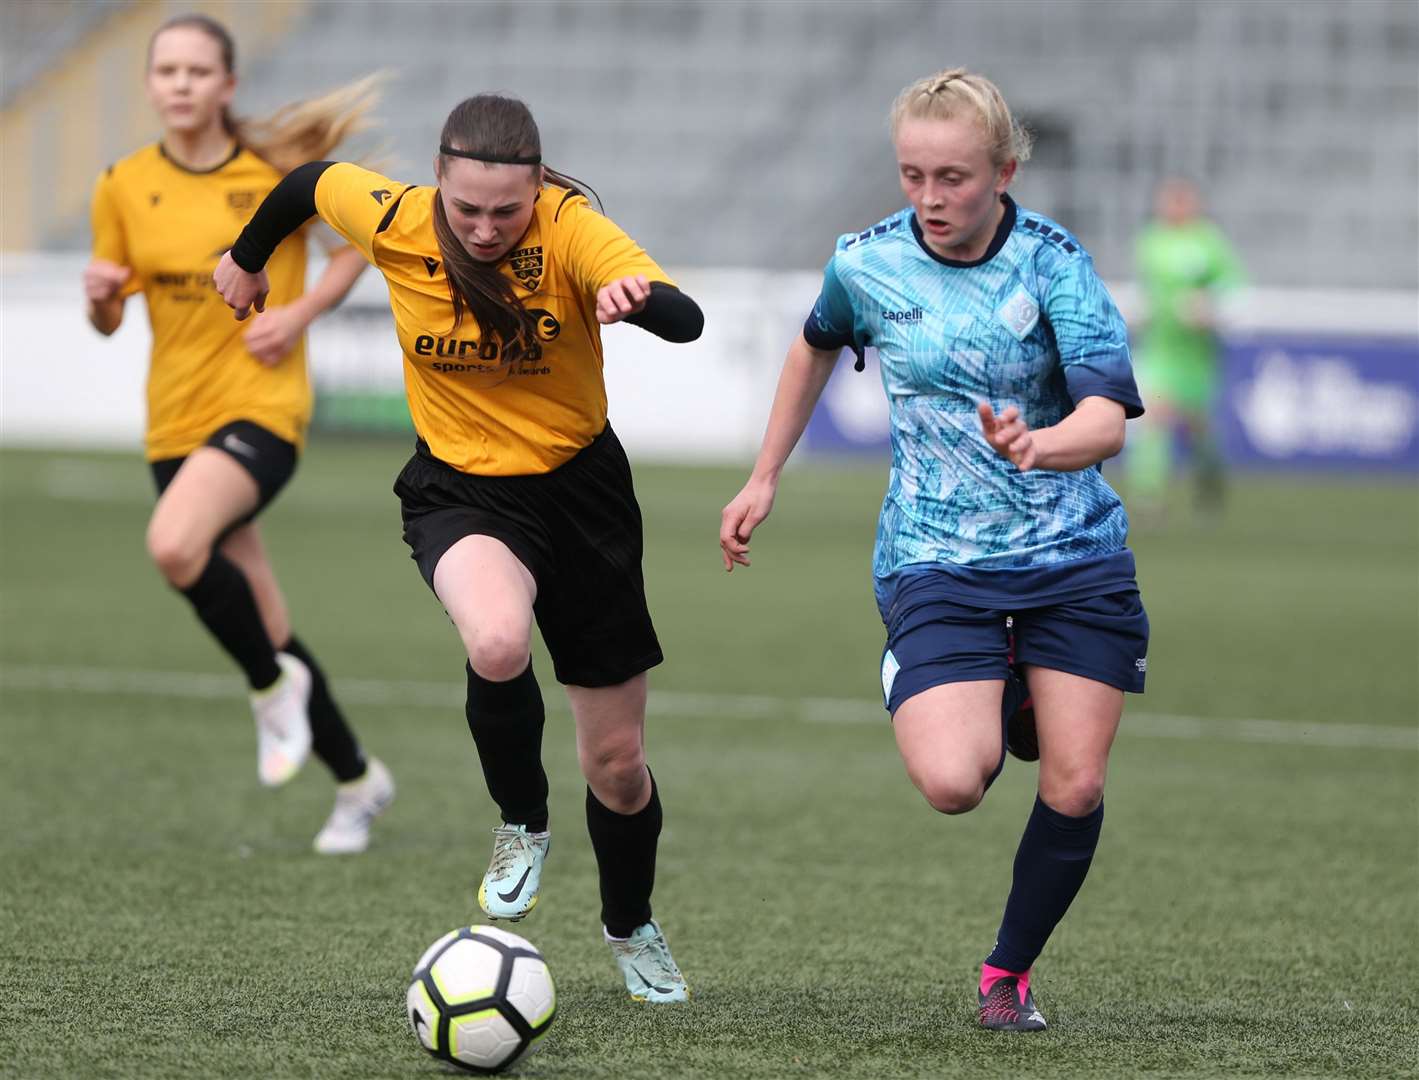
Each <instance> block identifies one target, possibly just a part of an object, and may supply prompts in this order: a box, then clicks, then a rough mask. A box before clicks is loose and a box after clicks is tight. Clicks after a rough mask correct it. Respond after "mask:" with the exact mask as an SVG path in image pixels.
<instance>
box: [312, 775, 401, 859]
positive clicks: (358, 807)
mask: <svg viewBox="0 0 1419 1080" xmlns="http://www.w3.org/2000/svg"><path fill="white" fill-rule="evenodd" d="M393 801H394V777H392V776H390V775H389V770H388V769H386V768H385V767H384V762H382V761H380V760H379V758H370V759H369V761H368V762H367V763H366V766H365V775H364V776H361V777H360V778H359V779H358V780H351V781H349V782H348V783H345V784H341V785H339V786H338V787H337V788H336V789H335V809H334V810H332V811H330V817H329V819H328V820H327V821H326V822H325V827H324V828H323V829H321V830H320V832H319V833H317V834H316V837H315V850H316V851H318V852H319V853H320V854H322V855H358V854H359V853H360V852H362V851H364V850H365V848H367V847H369V846H370V825H371V824H373V823H374V819H375V818H377V817H379V815H380V814H382V813H383V812H384V810H385V808H386V807H388V806H389V804H390V803H392V802H393Z"/></svg>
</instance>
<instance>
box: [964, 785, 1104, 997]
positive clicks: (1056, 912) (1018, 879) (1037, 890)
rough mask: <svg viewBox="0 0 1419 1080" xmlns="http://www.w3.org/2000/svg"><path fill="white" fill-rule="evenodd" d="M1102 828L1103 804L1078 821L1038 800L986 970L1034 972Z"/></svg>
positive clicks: (1022, 839)
mask: <svg viewBox="0 0 1419 1080" xmlns="http://www.w3.org/2000/svg"><path fill="white" fill-rule="evenodd" d="M1103 823H1104V804H1103V803H1100V804H1099V805H1098V806H1097V807H1095V808H1094V810H1093V812H1092V813H1088V814H1085V815H1084V816H1083V817H1077V818H1076V817H1069V816H1067V815H1065V814H1061V813H1060V812H1059V811H1058V810H1052V809H1050V807H1048V806H1046V805H1045V802H1044V800H1043V799H1041V798H1039V796H1036V797H1035V809H1034V810H1033V811H1032V812H1031V814H1030V820H1029V822H1028V823H1027V824H1026V825H1025V833H1024V835H1023V836H1021V837H1020V847H1019V849H1018V850H1017V851H1016V852H1015V880H1014V882H1013V883H1012V884H1011V886H1010V899H1008V900H1007V901H1006V902H1005V917H1004V918H1003V919H1002V920H1001V922H1000V933H999V934H997V935H996V939H995V950H994V951H993V952H992V953H991V954H990V956H988V957H987V958H986V961H985V962H986V963H987V964H990V965H991V966H992V967H998V968H1004V969H1005V970H1006V971H1028V970H1029V969H1030V966H1031V965H1032V964H1034V962H1035V960H1036V958H1037V957H1038V956H1039V955H1040V952H1041V951H1042V950H1043V949H1044V947H1045V942H1046V941H1048V940H1049V936H1050V934H1051V933H1052V932H1053V930H1054V928H1055V925H1056V924H1057V923H1058V922H1059V920H1060V919H1062V918H1064V913H1065V912H1066V911H1068V910H1069V905H1070V903H1071V902H1072V901H1073V900H1074V896H1075V894H1076V893H1078V892H1079V886H1081V885H1083V884H1084V875H1085V874H1087V873H1088V872H1089V863H1090V862H1092V861H1093V858H1094V849H1095V848H1096V847H1098V845H1099V829H1100V827H1101V826H1102V825H1103Z"/></svg>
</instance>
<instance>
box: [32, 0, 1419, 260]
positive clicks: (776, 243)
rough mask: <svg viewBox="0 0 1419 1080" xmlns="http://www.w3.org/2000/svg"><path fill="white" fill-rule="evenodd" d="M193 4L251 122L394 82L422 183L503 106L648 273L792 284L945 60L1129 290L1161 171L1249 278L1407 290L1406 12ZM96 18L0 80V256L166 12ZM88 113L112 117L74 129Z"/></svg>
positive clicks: (120, 101) (867, 218)
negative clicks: (485, 115) (381, 72)
mask: <svg viewBox="0 0 1419 1080" xmlns="http://www.w3.org/2000/svg"><path fill="white" fill-rule="evenodd" d="M11 6H12V5H7V6H6V9H7V11H8V10H9V8H10V7H11ZM194 6H196V7H199V8H203V9H210V10H212V12H213V13H214V14H216V15H218V17H221V18H226V19H228V20H230V21H231V23H232V25H233V28H234V29H235V30H236V31H237V33H238V35H239V37H240V38H241V41H242V46H243V49H244V53H245V57H246V60H245V62H244V64H243V71H242V77H243V91H242V97H241V98H240V103H241V105H242V106H243V107H244V108H246V109H248V110H251V111H259V110H260V109H262V108H264V107H266V106H269V105H275V104H278V103H280V102H283V101H287V100H290V99H291V98H293V97H297V96H301V95H305V94H309V93H312V92H315V91H318V90H321V89H324V88H326V87H329V86H332V85H335V84H336V83H339V82H342V81H344V80H346V79H349V78H351V77H354V76H356V75H358V74H361V73H364V72H368V71H370V70H374V69H377V68H389V69H392V70H393V71H394V72H395V73H396V76H397V78H396V80H395V82H394V83H393V84H392V85H391V87H390V89H389V91H388V93H387V97H386V103H385V105H384V107H383V109H382V117H383V120H384V121H385V123H386V124H387V126H388V131H389V135H390V141H391V144H392V146H393V149H394V151H395V159H396V163H397V164H396V166H395V168H394V170H393V171H397V172H398V173H399V175H400V176H401V177H404V178H408V179H412V180H416V181H421V182H427V180H428V179H429V177H430V165H429V162H430V158H431V154H432V148H433V146H434V143H435V142H436V139H437V134H438V128H439V125H440V123H441V121H442V119H443V117H444V115H445V114H446V113H447V111H448V109H449V107H450V106H451V105H452V104H453V103H454V102H456V101H457V100H458V99H459V98H461V97H463V96H466V95H467V94H470V93H473V92H476V91H479V90H484V89H497V90H503V91H507V92H512V93H516V94H518V95H520V96H522V97H524V98H525V99H526V100H527V101H528V103H529V104H530V105H531V106H532V108H533V110H534V112H535V113H536V115H537V116H538V118H539V121H540V123H541V125H542V129H543V140H544V146H545V149H546V152H547V155H548V159H549V160H550V161H551V162H553V163H554V164H556V165H558V166H559V167H561V168H563V169H565V170H568V171H570V172H571V173H573V174H575V175H577V176H581V177H584V178H585V179H587V180H589V181H590V182H591V183H592V184H593V185H594V186H595V187H596V188H597V190H598V191H599V192H600V193H601V195H602V196H603V197H604V198H605V200H606V202H607V206H608V208H609V209H610V211H611V212H612V213H614V214H615V216H616V217H617V220H619V221H621V222H622V223H623V224H625V225H626V226H627V227H628V229H629V230H630V231H631V232H632V233H633V234H639V235H643V236H645V237H647V238H651V237H653V238H654V243H655V248H656V251H657V253H658V255H659V256H660V257H661V258H662V259H663V260H664V261H665V262H666V263H667V264H669V265H673V266H679V267H687V266H743V267H754V268H763V269H786V268H795V269H797V268H810V267H815V266H817V265H820V264H821V263H822V262H823V261H824V260H825V258H826V256H827V254H828V252H829V250H830V248H831V244H832V239H833V236H834V234H836V233H838V232H846V231H849V230H851V229H855V228H860V227H862V226H863V225H866V224H870V223H871V222H872V221H874V220H876V219H877V218H879V217H881V216H883V215H884V214H886V213H887V212H889V211H890V210H892V209H893V208H895V206H896V205H897V203H898V201H899V195H898V193H897V191H896V181H895V177H894V175H893V169H892V164H891V158H890V155H889V151H888V149H887V141H886V131H885V116H886V111H887V107H888V105H889V104H890V102H891V100H892V97H893V96H894V94H895V93H896V91H897V90H898V89H899V88H900V87H901V86H902V85H903V84H904V83H905V82H907V81H908V80H909V79H911V78H914V77H916V76H918V75H921V74H924V73H927V72H930V71H932V70H936V69H939V68H940V67H942V66H944V65H947V64H951V63H965V64H967V65H969V66H972V67H975V68H978V69H980V70H983V71H985V72H987V73H989V74H990V75H991V76H992V77H994V78H995V79H996V80H997V81H998V82H999V83H1000V84H1001V86H1002V88H1003V89H1004V90H1005V92H1006V94H1007V95H1008V97H1009V98H1010V100H1011V102H1012V104H1013V105H1014V106H1015V107H1016V109H1017V111H1018V112H1020V113H1021V114H1022V115H1023V117H1024V118H1025V120H1026V122H1027V123H1028V124H1029V125H1030V126H1031V127H1032V128H1033V129H1034V130H1035V132H1036V133H1037V135H1038V145H1037V153H1036V158H1035V160H1034V161H1032V162H1031V163H1030V165H1029V166H1028V168H1027V169H1026V171H1025V172H1024V174H1023V176H1022V179H1021V182H1020V184H1019V187H1018V194H1019V196H1020V198H1021V200H1022V201H1024V202H1027V203H1028V204H1029V205H1032V206H1034V207H1036V208H1038V209H1040V210H1042V211H1044V212H1047V213H1050V214H1052V215H1054V216H1056V217H1058V218H1060V219H1061V220H1063V221H1066V222H1068V223H1069V224H1070V226H1071V227H1072V228H1073V229H1074V230H1075V231H1076V232H1077V233H1078V234H1079V235H1080V236H1081V237H1083V238H1084V240H1085V242H1086V243H1087V244H1088V246H1089V247H1090V248H1091V250H1092V251H1093V252H1094V255H1095V257H1096V260H1097V261H1098V263H1099V265H1100V267H1101V269H1102V270H1103V271H1104V272H1105V273H1106V274H1109V275H1115V276H1119V275H1127V274H1128V273H1129V272H1130V270H1131V262H1132V254H1131V251H1132V239H1133V236H1134V234H1135V231H1136V228H1137V226H1138V224H1139V222H1141V221H1142V220H1143V219H1144V217H1145V215H1146V211H1147V206H1148V202H1149V199H1150V196H1151V191H1152V188H1153V186H1154V184H1155V182H1156V181H1157V180H1158V179H1159V178H1160V177H1161V176H1163V175H1166V174H1169V173H1174V172H1181V173H1185V174H1190V175H1193V176H1195V177H1197V178H1198V179H1199V180H1201V181H1202V183H1203V184H1204V186H1205V187H1206V189H1207V190H1208V192H1209V197H1210V202H1211V203H1212V205H1213V207H1214V208H1215V212H1216V215H1217V216H1218V217H1219V218H1220V220H1221V221H1222V224H1223V225H1224V227H1225V228H1226V229H1227V230H1228V233H1229V235H1231V236H1232V237H1233V238H1234V239H1235V240H1236V242H1237V243H1238V246H1239V247H1240V248H1241V249H1242V250H1243V251H1244V252H1245V253H1246V257H1247V261H1248V265H1249V268H1250V270H1251V273H1252V275H1253V278H1254V280H1256V281H1258V282H1260V283H1264V284H1268V285H1290V286H1315V285H1326V286H1349V287H1390V288H1413V287H1415V286H1416V285H1419V264H1416V259H1415V251H1416V250H1419V205H1416V202H1415V199H1414V192H1415V188H1416V184H1419V74H1416V73H1417V72H1419V8H1416V6H1415V5H1414V4H1412V3H1409V2H1407V0H1375V2H1371V3H1365V4H1345V5H1333V4H1319V3H1292V4H1280V3H1275V4H1234V3H1230V2H1214V0H1203V2H1199V3H1195V4H1175V5H1163V4H1154V3H1147V4H1123V3H1119V4H1114V3H1098V2H1092V0H1017V2H1015V3H1012V4H1010V5H987V4H975V3H959V2H946V3H936V2H927V0H901V2H894V3H883V2H878V3H872V2H864V3H857V4H828V3H807V2H796V0H785V2H779V3H758V2H753V0H685V2H680V3H675V4H648V3H635V2H632V0H609V2H595V3H575V2H547V3H523V2H516V0H513V2H490V3H479V4H467V5H452V4H426V3H399V4H339V3H328V2H318V0H313V2H309V3H304V4H294V5H278V4H239V3H225V4H200V3H198V4H195V5H194ZM107 7H112V8H115V9H120V10H117V11H113V12H110V13H109V14H108V15H107V16H106V17H104V18H101V19H97V23H96V24H95V23H94V22H93V21H91V22H90V23H89V24H88V25H87V26H86V28H84V29H83V32H82V33H81V34H80V37H81V39H82V40H79V41H78V42H77V44H74V45H73V46H72V47H70V48H69V49H68V50H67V51H66V52H65V53H64V54H63V55H62V56H61V57H60V58H59V59H57V60H52V61H51V62H50V67H49V68H48V70H47V71H46V72H45V73H44V74H43V75H41V76H37V77H33V78H32V79H31V82H30V84H29V85H28V86H25V87H22V88H20V89H19V90H13V89H11V88H10V87H9V84H8V83H7V84H6V87H7V88H6V99H5V101H6V104H5V116H4V131H5V139H6V145H7V153H6V167H5V182H6V188H7V190H8V191H23V192H25V193H26V196H25V198H26V200H27V201H26V203H25V205H26V206H27V207H28V210H27V211H26V213H25V214H24V215H23V220H21V215H20V214H19V212H18V211H16V210H13V209H10V208H7V210H6V218H5V226H6V228H5V237H4V240H5V246H6V247H7V248H10V249H15V248H22V247H26V246H29V247H36V246H42V247H47V248H59V249H66V248H67V249H73V248H81V247H82V246H83V245H84V243H85V225H84V214H83V205H84V200H85V198H86V197H87V193H88V189H89V184H90V182H91V179H92V176H93V174H94V173H95V172H96V171H97V170H98V169H99V168H101V167H102V166H103V165H104V164H106V163H107V160H108V157H105V156H104V155H108V156H109V157H111V156H112V155H114V154H116V153H119V152H121V151H122V150H123V149H125V148H128V147H131V146H132V145H134V144H135V143H136V142H137V141H138V139H139V138H141V137H142V136H141V134H138V133H140V132H142V131H143V130H145V129H144V128H143V123H144V121H143V108H144V106H143V102H142V97H141V87H140V84H139V81H138V80H137V78H130V77H124V78H108V77H105V78H103V79H102V82H101V85H102V86H103V88H104V89H103V92H102V93H101V94H100V93H98V92H97V90H96V87H97V85H99V84H98V83H96V82H95V81H94V80H95V79H96V78H97V76H96V75H95V72H96V71H102V72H106V73H114V72H119V71H123V72H127V71H128V70H129V69H131V68H132V65H133V61H132V55H131V54H132V51H133V40H134V38H135V36H136V38H137V39H138V40H140V41H141V40H142V38H143V35H144V33H146V30H139V29H137V28H139V27H148V28H150V27H151V26H152V25H153V24H155V23H156V22H157V21H158V19H159V18H160V17H161V16H162V15H163V14H166V13H168V6H165V5H162V4H155V3H144V4H127V5H108V6H107ZM244 12H247V13H248V14H245V15H244V14H243V13H244ZM263 12H264V13H263ZM127 27H132V28H134V29H132V30H131V31H130V30H127V29H125V28H127ZM120 31H122V32H120ZM5 36H6V38H7V40H8V39H9V38H10V37H11V35H10V34H9V33H8V24H7V33H6V35H5ZM6 48H7V51H8V50H10V49H12V48H14V46H12V45H8V44H7V46H6ZM139 51H140V52H141V48H140V50H139ZM56 73H58V74H56ZM61 76H62V77H61ZM86 95H88V100H89V101H90V108H89V111H90V112H93V113H101V114H102V116H103V117H117V118H120V120H121V122H117V121H112V120H107V121H105V120H89V119H85V118H84V117H82V116H80V115H79V114H78V106H79V104H80V103H81V102H82V101H84V100H85V96H86ZM93 102H97V103H98V107H97V108H95V107H94V105H93ZM12 139H14V140H18V142H17V144H16V145H19V146H21V147H22V148H23V149H22V151H21V153H20V154H19V155H17V154H15V153H14V152H12V151H11V150H10V149H9V148H10V146H11V140H12ZM100 150H101V151H102V153H100ZM17 156H19V157H21V158H23V162H22V163H16V162H15V160H14V159H15V158H16V157H17ZM21 169H23V170H25V171H27V172H28V174H29V175H28V176H27V177H25V178H23V179H21V178H20V177H18V176H17V175H16V173H18V172H19V171H20V170H21ZM51 177H58V181H57V185H51V184H50V183H49V180H48V178H51ZM76 178H77V179H76ZM12 183H13V184H14V185H16V186H14V187H12ZM55 186H57V189H58V190H51V188H53V187H55Z"/></svg>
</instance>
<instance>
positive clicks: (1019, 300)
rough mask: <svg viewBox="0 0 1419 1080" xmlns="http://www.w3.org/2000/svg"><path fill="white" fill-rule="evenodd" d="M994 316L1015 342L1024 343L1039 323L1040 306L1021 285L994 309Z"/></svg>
mask: <svg viewBox="0 0 1419 1080" xmlns="http://www.w3.org/2000/svg"><path fill="white" fill-rule="evenodd" d="M995 314H996V316H997V317H998V318H999V319H1000V321H1001V322H1003V323H1004V324H1005V329H1007V330H1009V331H1010V333H1011V334H1013V335H1014V336H1015V340H1016V341H1024V340H1025V338H1026V337H1028V336H1029V334H1030V331H1031V330H1033V329H1034V328H1035V324H1036V323H1037V322H1039V321H1040V305H1039V304H1037V303H1035V298H1034V297H1033V296H1031V295H1030V294H1029V293H1027V292H1026V291H1025V287H1024V286H1023V285H1022V286H1020V288H1018V289H1016V290H1015V293H1014V295H1012V296H1011V297H1010V299H1009V300H1007V301H1005V303H1004V304H1002V305H1001V306H1000V307H998V308H996V311H995Z"/></svg>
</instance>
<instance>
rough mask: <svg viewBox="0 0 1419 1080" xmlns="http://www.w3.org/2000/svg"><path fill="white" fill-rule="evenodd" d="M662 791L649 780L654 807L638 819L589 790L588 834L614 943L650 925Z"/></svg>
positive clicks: (649, 805)
mask: <svg viewBox="0 0 1419 1080" xmlns="http://www.w3.org/2000/svg"><path fill="white" fill-rule="evenodd" d="M662 820H663V815H662V813H661V809H660V789H659V788H657V787H656V784H655V777H654V776H651V778H650V802H648V803H646V804H645V806H643V807H641V809H639V810H637V811H636V812H635V813H634V814H618V813H616V812H615V811H614V810H610V809H608V808H607V807H606V806H604V805H603V804H602V802H601V800H600V799H598V798H597V797H596V796H595V795H593V794H592V793H591V788H587V789H586V829H587V832H589V833H590V834H591V848H592V850H593V851H595V852H596V869H597V872H598V875H599V877H600V879H601V922H602V924H603V925H604V926H605V927H606V932H607V933H608V934H610V935H611V936H612V937H619V938H624V937H630V936H631V931H633V930H634V929H635V928H636V927H638V926H641V925H643V924H645V923H648V922H650V894H651V892H652V891H653V890H654V888H655V851H656V847H657V846H658V845H659V843H660V826H661V822H662Z"/></svg>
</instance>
